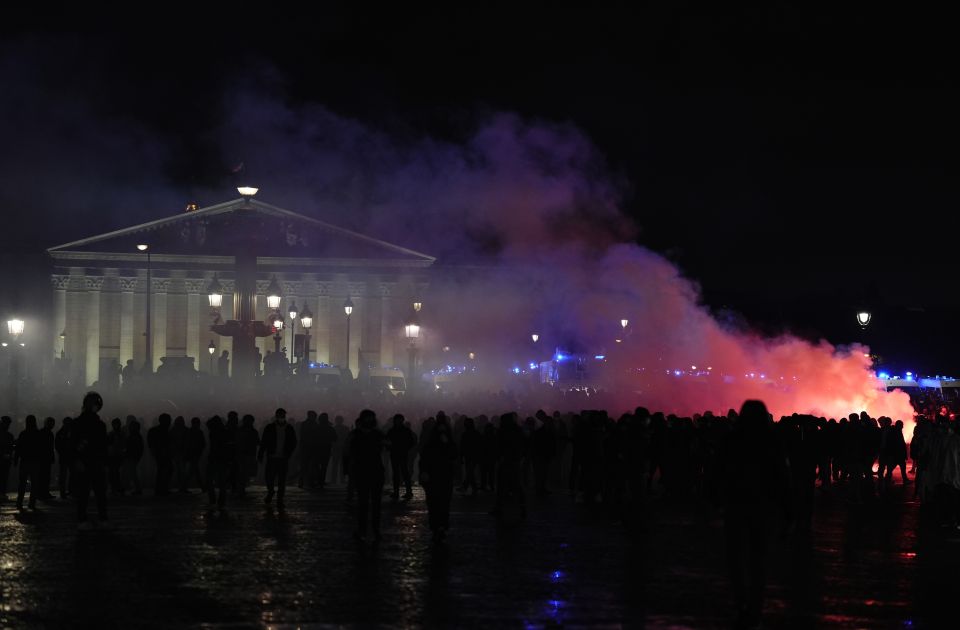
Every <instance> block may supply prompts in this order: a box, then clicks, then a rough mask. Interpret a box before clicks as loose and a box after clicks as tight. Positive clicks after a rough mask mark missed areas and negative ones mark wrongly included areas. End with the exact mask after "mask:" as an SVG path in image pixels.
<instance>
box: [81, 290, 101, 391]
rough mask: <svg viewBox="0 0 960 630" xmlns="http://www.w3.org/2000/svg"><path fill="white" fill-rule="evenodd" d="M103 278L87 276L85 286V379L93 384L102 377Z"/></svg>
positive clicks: (88, 383) (89, 383)
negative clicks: (101, 299)
mask: <svg viewBox="0 0 960 630" xmlns="http://www.w3.org/2000/svg"><path fill="white" fill-rule="evenodd" d="M102 287H103V278H95V277H93V278H92V277H86V278H84V279H83V288H84V289H85V290H86V292H87V330H86V342H87V343H86V346H87V349H86V353H85V357H84V375H83V380H84V381H85V382H86V384H87V385H91V384H92V383H93V382H94V381H96V380H97V379H98V378H100V289H101V288H102Z"/></svg>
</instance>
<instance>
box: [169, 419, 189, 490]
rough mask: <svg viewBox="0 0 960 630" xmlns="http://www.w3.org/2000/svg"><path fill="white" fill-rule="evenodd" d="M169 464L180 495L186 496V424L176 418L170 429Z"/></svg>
mask: <svg viewBox="0 0 960 630" xmlns="http://www.w3.org/2000/svg"><path fill="white" fill-rule="evenodd" d="M170 462H171V466H172V470H173V476H174V479H175V481H176V484H177V491H178V492H180V494H187V492H188V491H187V424H186V422H185V421H184V419H183V416H177V417H176V419H175V420H174V421H173V428H171V429H170Z"/></svg>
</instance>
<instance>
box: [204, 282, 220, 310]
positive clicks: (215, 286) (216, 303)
mask: <svg viewBox="0 0 960 630" xmlns="http://www.w3.org/2000/svg"><path fill="white" fill-rule="evenodd" d="M207 301H208V302H209V303H210V308H212V309H214V310H216V309H219V308H220V307H221V306H223V285H222V284H220V280H219V279H218V278H217V274H213V280H211V281H210V284H209V285H207Z"/></svg>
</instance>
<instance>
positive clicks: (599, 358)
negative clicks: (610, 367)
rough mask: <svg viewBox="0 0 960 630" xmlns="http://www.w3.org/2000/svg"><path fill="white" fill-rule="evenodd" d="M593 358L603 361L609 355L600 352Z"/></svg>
mask: <svg viewBox="0 0 960 630" xmlns="http://www.w3.org/2000/svg"><path fill="white" fill-rule="evenodd" d="M593 358H594V359H597V360H598V361H602V360H603V359H606V358H607V357H606V355H603V354H598V355H595V356H594V357H593Z"/></svg>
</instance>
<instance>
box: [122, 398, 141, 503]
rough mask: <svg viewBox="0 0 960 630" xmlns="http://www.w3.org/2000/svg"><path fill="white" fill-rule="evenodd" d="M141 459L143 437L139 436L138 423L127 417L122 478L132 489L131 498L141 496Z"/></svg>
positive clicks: (131, 417) (134, 419)
mask: <svg viewBox="0 0 960 630" xmlns="http://www.w3.org/2000/svg"><path fill="white" fill-rule="evenodd" d="M141 459H143V436H142V435H140V423H139V422H137V419H136V418H134V417H133V416H127V440H126V444H125V446H124V449H123V478H124V480H125V481H126V482H127V483H130V484H131V486H132V487H133V496H136V497H138V496H140V495H142V494H143V488H141V487H140V460H141Z"/></svg>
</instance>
